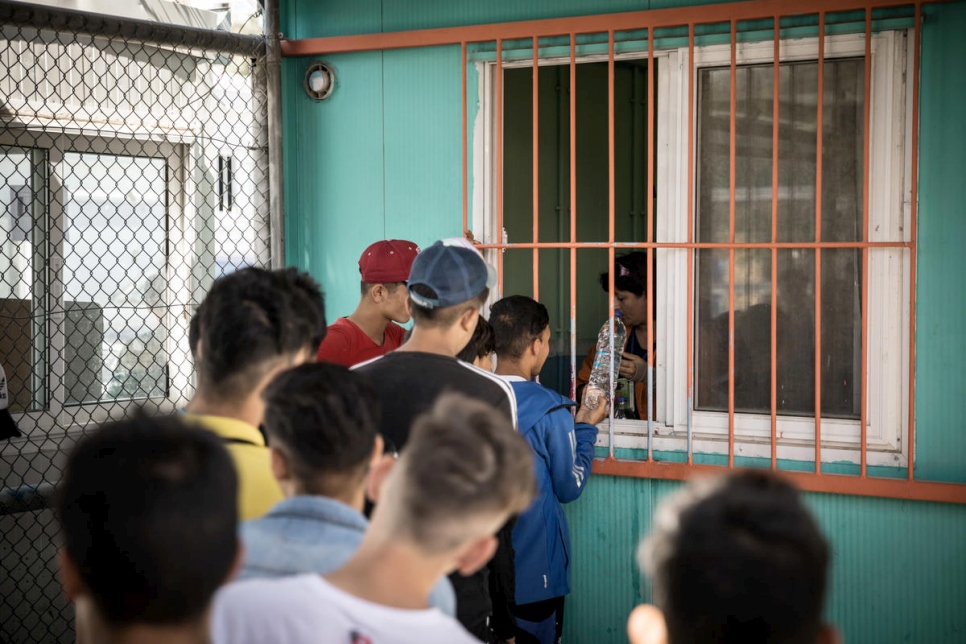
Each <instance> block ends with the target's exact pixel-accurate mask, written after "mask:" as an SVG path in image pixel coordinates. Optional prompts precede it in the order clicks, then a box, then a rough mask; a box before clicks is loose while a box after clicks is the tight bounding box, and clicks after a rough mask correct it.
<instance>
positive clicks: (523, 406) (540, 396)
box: [510, 380, 576, 430]
mask: <svg viewBox="0 0 966 644" xmlns="http://www.w3.org/2000/svg"><path fill="white" fill-rule="evenodd" d="M510 386H511V387H513V393H514V395H515V397H516V402H517V414H518V415H519V418H520V429H521V430H526V429H529V428H530V427H532V426H534V425H536V424H537V422H539V421H540V419H541V418H543V417H544V416H547V415H548V414H551V413H553V412H554V411H556V410H558V409H564V410H568V409H569V408H570V407H573V406H575V405H576V403H575V402H574V401H573V400H571V399H570V398H567V397H566V396H562V395H560V394H559V393H557V392H556V391H554V390H553V389H550V388H549V387H545V386H543V385H541V384H540V383H538V382H533V381H526V380H514V381H511V382H510ZM567 416H568V417H569V412H568V414H567Z"/></svg>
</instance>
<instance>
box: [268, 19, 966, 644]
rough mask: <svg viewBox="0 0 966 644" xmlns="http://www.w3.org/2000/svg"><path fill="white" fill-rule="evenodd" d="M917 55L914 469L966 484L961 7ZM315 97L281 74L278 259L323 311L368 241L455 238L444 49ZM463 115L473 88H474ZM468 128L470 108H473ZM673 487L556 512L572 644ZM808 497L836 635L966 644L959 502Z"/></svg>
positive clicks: (400, 23) (328, 26) (622, 574)
mask: <svg viewBox="0 0 966 644" xmlns="http://www.w3.org/2000/svg"><path fill="white" fill-rule="evenodd" d="M668 4H678V5H680V4H686V3H683V2H680V0H678V1H677V2H674V1H673V0H671V1H670V2H651V3H648V2H640V1H638V2H634V1H631V0H606V1H601V2H594V1H592V0H561V1H554V0H540V1H539V2H519V1H518V0H495V1H494V2H475V3H470V2H454V1H449V0H418V1H413V2H406V3H401V2H382V1H380V0H340V1H335V2H315V1H313V0H288V1H286V2H283V17H282V19H283V31H284V32H285V34H286V35H288V36H289V37H311V36H322V35H335V34H346V33H363V32H370V31H380V30H383V29H384V30H387V31H388V30H395V29H404V28H420V27H438V26H446V25H455V24H472V23H481V22H494V21H506V20H520V19H530V18H543V17H554V16H561V15H580V14H588V13H598V12H607V11H624V10H633V9H642V8H648V7H649V6H653V7H657V6H667V5H668ZM924 16H925V22H924V27H923V51H922V70H923V71H922V103H921V123H922V127H921V139H920V142H921V147H920V150H921V158H920V164H921V165H920V211H919V215H920V216H919V234H920V252H919V263H918V270H919V280H918V310H917V329H918V333H917V376H918V377H917V387H916V394H917V395H916V401H917V402H916V409H917V427H918V435H917V441H916V445H917V453H918V458H917V475H918V476H920V477H922V478H928V479H934V480H955V481H966V427H964V425H966V420H964V419H966V395H964V394H966V361H964V359H963V357H962V356H964V355H966V288H963V287H962V285H960V284H959V283H958V282H956V281H955V279H952V280H951V279H950V276H958V275H961V274H963V273H964V269H966V259H964V258H966V254H964V253H963V252H962V248H963V246H964V245H966V212H964V206H963V204H964V203H966V198H964V197H966V195H964V188H963V185H964V184H963V181H962V177H963V168H966V120H964V119H963V116H962V115H963V107H962V106H963V105H966V74H964V73H963V72H962V67H963V63H966V38H963V34H964V33H966V4H963V3H956V4H951V5H945V6H939V7H927V8H926V9H925V10H924ZM325 58H326V60H328V61H329V62H331V63H332V64H333V65H334V66H335V68H336V72H337V74H338V81H337V82H338V84H337V89H336V92H335V93H334V94H333V96H332V98H331V99H329V100H327V101H326V102H324V103H321V104H316V103H313V102H312V101H310V100H309V99H307V98H306V97H305V96H304V94H303V93H302V90H301V82H302V71H303V69H304V65H305V62H306V61H304V60H298V59H288V60H286V61H285V62H284V69H283V94H284V96H283V109H284V122H283V131H284V136H285V150H284V154H285V163H286V167H285V198H286V235H287V238H286V252H287V253H288V260H289V262H290V263H292V264H296V265H299V266H301V267H303V268H306V269H308V270H310V271H311V272H312V273H313V274H314V275H316V277H318V278H319V279H320V280H322V282H323V284H324V285H325V287H326V291H327V296H328V303H329V309H330V311H331V314H332V315H345V314H347V313H348V312H350V311H351V309H352V307H353V306H354V305H355V302H356V299H357V297H358V295H357V293H358V290H357V288H358V286H357V281H358V272H357V268H356V264H355V262H356V260H357V258H358V255H359V253H360V252H361V251H362V249H363V248H364V247H365V246H366V245H367V244H368V243H370V242H371V241H373V240H374V239H377V238H381V237H384V236H390V237H407V238H410V239H413V240H415V241H417V242H419V243H421V244H425V243H427V242H428V241H431V240H432V239H435V238H438V237H441V236H446V235H455V234H459V232H460V230H459V229H460V211H461V207H462V202H461V196H460V184H461V177H460V171H459V169H460V140H459V131H460V129H459V124H460V94H459V52H458V50H457V49H456V48H437V49H420V50H410V51H397V52H387V53H385V54H383V53H382V52H372V53H365V54H354V55H342V56H327V57H325ZM469 85H470V91H471V100H470V106H471V109H472V108H473V106H474V104H475V91H476V86H475V79H471V80H470V83H469ZM471 119H472V114H471ZM678 485H679V484H677V483H673V482H664V481H647V480H635V479H618V478H611V477H598V478H596V479H595V480H594V481H593V482H592V484H591V485H590V486H589V488H588V490H587V492H586V493H585V494H584V496H583V497H582V498H581V499H580V500H579V501H578V502H576V503H574V504H572V505H571V506H569V507H568V508H567V514H568V517H569V519H570V522H571V525H570V527H571V532H572V536H573V543H574V553H573V556H574V579H573V581H574V594H573V595H572V599H571V601H570V602H569V605H568V609H567V613H568V617H567V631H566V639H567V641H569V642H578V643H583V642H594V643H595V642H622V641H625V638H624V620H625V619H626V616H627V613H628V612H629V611H630V609H631V607H632V606H633V605H634V604H636V603H638V602H640V601H642V600H645V599H647V597H648V591H647V586H646V580H644V579H643V578H642V576H641V575H640V573H639V572H638V571H637V569H636V566H634V564H633V556H634V549H635V546H636V543H637V541H638V540H639V539H640V537H641V536H642V535H643V534H645V533H646V531H647V529H648V527H649V522H650V519H651V514H652V511H653V509H654V506H655V503H656V502H657V501H658V500H659V499H660V498H662V497H663V496H665V495H666V494H667V493H668V492H670V491H672V490H674V489H675V488H676V487H677V486H678ZM807 498H808V502H809V504H810V505H811V507H812V508H813V510H814V511H815V513H816V515H817V516H818V517H819V519H820V521H821V522H822V525H823V526H824V528H825V530H826V532H827V533H828V535H829V537H830V539H831V541H832V544H833V549H834V554H835V563H834V570H833V585H832V588H831V594H830V598H829V604H828V616H829V618H830V620H832V621H833V622H835V623H836V624H837V625H838V626H839V627H840V628H841V629H842V630H843V631H844V633H845V635H846V641H848V642H960V641H966V610H963V608H962V607H963V606H966V545H964V544H966V507H959V506H944V505H939V504H930V503H911V502H903V501H894V500H886V499H864V498H856V497H846V496H833V495H822V494H809V495H807Z"/></svg>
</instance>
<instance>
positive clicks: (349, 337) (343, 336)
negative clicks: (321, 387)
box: [319, 318, 406, 367]
mask: <svg viewBox="0 0 966 644" xmlns="http://www.w3.org/2000/svg"><path fill="white" fill-rule="evenodd" d="M404 337H406V329H404V328H402V327H401V326H399V325H398V324H396V323H395V322H390V323H389V326H387V327H386V335H385V338H384V339H383V342H382V345H378V344H376V343H375V342H373V341H372V338H370V337H369V336H368V335H366V333H365V331H363V330H362V329H360V328H359V327H358V326H356V324H355V322H353V321H351V320H350V319H349V318H339V319H338V320H336V321H335V323H333V324H331V325H329V331H328V333H326V335H325V340H323V341H322V344H321V345H319V362H334V363H335V364H341V365H343V366H345V367H351V366H352V365H355V364H359V363H360V362H365V361H366V360H372V359H373V358H378V357H379V356H381V355H383V354H386V353H389V352H390V351H393V350H395V349H398V348H399V346H400V345H401V344H402V343H403V338H404Z"/></svg>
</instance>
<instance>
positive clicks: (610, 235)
mask: <svg viewBox="0 0 966 644" xmlns="http://www.w3.org/2000/svg"><path fill="white" fill-rule="evenodd" d="M931 1H933V2H942V1H944V0H931ZM925 3H926V2H925V1H924V0H912V1H910V0H875V1H862V0H844V1H843V0H753V1H747V2H736V3H726V4H719V5H711V6H695V7H684V8H677V9H657V10H648V11H635V12H626V13H617V14H603V15H596V16H580V17H573V18H557V19H548V20H531V21H520V22H511V23H500V24H489V25H476V26H467V27H448V28H442V29H426V30H414V31H404V32H395V33H381V34H365V35H357V36H338V37H331V38H316V39H305V40H288V41H283V43H282V53H283V55H285V56H309V55H320V54H334V53H349V52H362V51H374V50H389V49H402V48H412V47H428V46H452V45H459V47H460V64H461V69H460V80H461V84H460V85H461V89H462V92H461V96H462V133H461V135H462V152H463V158H462V177H461V178H462V189H463V193H462V224H463V229H464V230H465V231H467V232H468V231H470V230H471V228H472V226H471V221H470V212H469V195H468V190H469V175H468V173H469V169H468V164H469V159H468V157H469V154H470V152H469V143H468V128H469V125H468V118H469V115H468V106H467V96H468V94H467V82H468V80H467V74H468V68H469V65H470V54H469V50H470V48H471V46H476V45H481V44H482V45H492V44H495V68H494V74H493V76H494V94H495V101H494V108H495V109H494V113H493V121H492V122H493V123H494V127H495V135H494V138H495V141H494V146H493V149H494V164H493V171H494V173H495V181H494V187H495V189H494V197H495V206H494V210H495V220H496V238H495V239H487V240H485V241H486V243H483V244H481V245H480V247H481V248H485V249H494V250H495V251H496V252H497V270H498V272H499V275H500V284H501V287H502V281H503V267H504V262H503V252H504V251H506V250H508V249H529V250H530V251H531V252H532V261H533V294H534V297H539V293H540V283H539V282H540V277H539V266H540V250H542V249H560V250H564V249H566V250H569V260H570V262H569V279H570V288H569V297H570V307H569V310H570V320H569V322H570V324H569V329H570V382H571V394H574V393H575V389H576V374H577V296H578V293H577V250H578V249H602V248H606V249H607V261H608V266H609V267H612V266H613V265H614V259H615V255H616V252H617V251H618V250H631V249H639V250H644V251H645V252H646V255H647V261H648V266H650V267H653V266H654V260H655V256H656V254H657V252H658V251H659V250H665V251H666V250H673V249H681V250H683V251H684V252H686V255H687V261H686V264H687V266H686V271H687V272H686V275H687V277H686V280H685V281H686V285H685V286H686V291H687V303H686V318H685V324H686V325H687V332H686V362H687V364H686V376H685V378H686V396H687V404H686V413H687V418H686V425H687V435H686V461H685V462H668V461H664V460H659V459H658V458H655V449H654V442H655V428H654V425H655V423H654V420H653V419H654V416H655V413H654V412H655V408H654V407H655V399H654V395H655V383H654V374H655V351H654V350H653V349H654V331H655V329H654V295H655V285H654V271H653V270H649V271H648V277H647V284H646V292H647V309H648V312H647V323H646V327H647V328H646V331H647V346H648V352H647V354H648V355H647V377H646V391H647V401H646V406H647V410H646V411H647V418H646V432H647V433H646V446H647V450H646V453H647V456H646V458H645V459H642V460H629V459H619V458H617V457H615V453H614V449H615V447H614V444H615V430H614V419H613V417H611V419H610V422H609V429H608V436H609V443H608V444H609V455H608V457H607V458H605V459H599V460H597V461H595V464H594V471H595V472H598V473H601V474H610V475H616V476H632V477H645V478H656V479H675V480H682V479H685V478H688V477H690V476H691V475H693V474H694V473H697V472H702V473H703V472H717V471H721V470H722V466H711V465H704V464H697V463H695V460H694V456H695V451H694V429H693V412H694V409H695V368H694V360H695V347H694V343H695V337H694V336H695V316H696V311H695V270H694V266H695V262H696V259H697V251H700V250H720V251H725V250H726V251H727V252H728V281H727V289H728V290H727V300H728V326H727V381H728V382H727V444H728V446H727V461H726V466H724V469H727V468H731V467H734V466H735V457H736V447H735V442H736V427H735V425H736V414H738V413H739V412H738V411H737V410H736V401H735V380H736V378H735V350H736V346H735V313H736V293H735V282H736V277H735V267H736V253H737V252H739V251H748V250H761V251H768V253H769V255H770V257H769V260H770V267H769V268H770V277H771V282H770V297H771V300H770V301H771V305H770V315H769V318H770V319H769V325H768V328H769V331H770V351H771V355H770V360H769V365H768V366H769V378H768V380H769V389H770V391H769V397H768V412H769V421H770V422H769V427H770V431H769V437H768V444H769V452H770V467H771V469H773V470H776V471H780V472H781V473H782V474H783V475H784V476H787V477H789V478H791V479H793V480H794V481H795V482H796V483H798V484H799V485H800V486H801V487H802V488H804V489H806V490H811V491H815V492H832V493H847V494H857V495H866V496H882V497H892V498H902V499H920V500H933V501H946V502H956V503H966V485H959V484H951V483H936V482H930V481H924V480H917V479H916V475H915V348H916V347H915V333H916V324H915V322H916V319H915V310H916V308H915V307H916V253H917V230H916V223H917V222H916V217H917V203H918V192H917V191H918V176H917V172H918V161H919V155H918V134H919V81H920V69H919V66H920V51H919V43H920V35H921V23H922V15H921V5H922V4H925ZM899 7H906V8H908V7H912V8H913V9H914V14H913V16H914V17H913V26H912V32H913V39H914V40H913V43H914V44H913V50H914V64H913V78H912V90H911V91H912V100H911V105H912V114H911V125H912V137H911V145H912V148H911V155H910V156H911V182H910V184H911V189H910V192H911V195H910V197H911V225H910V226H909V233H908V239H907V240H901V239H896V240H892V241H871V239H870V234H869V231H870V190H871V188H870V175H871V160H870V153H871V133H870V129H871V128H870V123H871V112H872V110H871V100H872V95H871V85H872V44H871V43H872V33H873V25H872V23H873V10H878V9H888V8H899ZM847 11H862V12H864V37H865V38H864V47H865V52H864V53H865V57H864V72H863V73H864V79H863V90H862V94H863V98H864V101H863V116H862V118H863V133H862V141H861V146H862V152H863V160H862V186H861V235H860V237H859V238H858V239H856V240H854V241H839V240H833V239H829V240H826V239H825V238H824V236H823V231H822V224H823V213H822V208H823V204H822V195H823V185H822V179H823V174H822V165H823V133H824V122H823V120H824V116H825V115H824V113H823V112H824V100H823V99H824V94H825V79H824V70H825V62H826V46H827V43H826V38H827V34H828V28H827V27H828V24H829V22H828V21H829V18H830V16H833V15H840V14H843V13H844V12H847ZM792 16H813V17H817V23H818V29H817V67H818V72H817V87H816V88H815V91H816V94H817V101H816V106H817V107H816V136H815V155H816V158H815V165H816V168H815V186H814V190H815V210H814V240H813V241H800V242H789V241H781V240H782V236H781V234H780V232H781V231H780V230H779V222H780V219H779V210H780V209H779V189H780V186H779V133H780V123H781V121H780V117H781V116H782V112H781V110H782V103H781V98H780V78H781V74H780V63H781V58H782V56H781V54H782V35H783V29H786V28H787V25H786V26H783V23H782V19H783V18H786V17H792ZM746 21H766V22H770V23H771V24H772V25H773V26H772V27H771V31H772V32H773V34H774V35H773V41H774V42H773V47H774V49H773V61H772V65H771V72H772V74H771V75H772V83H773V87H772V110H771V111H772V114H771V117H772V129H771V144H772V149H771V176H770V179H771V182H770V184H771V203H770V206H771V209H770V215H771V219H770V231H769V234H768V241H751V240H749V239H746V238H744V237H742V239H740V240H739V238H738V235H737V231H736V228H737V226H736V218H737V212H736V210H737V197H736V192H737V185H736V184H737V149H738V127H737V119H738V108H737V87H738V69H739V65H738V51H737V47H738V45H737V43H738V39H739V27H740V25H741V24H742V23H745V22H746ZM711 25H728V27H729V28H730V29H729V30H728V31H729V33H728V44H729V45H730V60H729V71H730V95H729V113H728V172H729V179H728V191H729V194H728V234H727V241H726V242H722V241H697V239H696V231H695V226H694V222H695V209H696V208H695V190H696V177H695V163H696V153H695V150H696V145H697V140H696V139H697V136H696V132H695V122H696V118H695V116H696V112H695V109H696V108H695V102H696V96H697V92H696V86H695V85H696V81H695V78H696V75H697V73H696V72H697V66H696V64H695V54H696V46H695V41H696V39H697V38H699V36H698V35H697V34H698V33H699V31H700V30H701V29H702V27H707V26H711ZM755 28H756V29H760V27H755ZM684 29H686V31H687V53H688V57H687V60H688V79H687V97H688V98H687V111H686V115H687V155H686V156H687V179H686V190H687V194H686V195H685V196H684V201H685V202H686V214H687V232H686V235H687V239H686V241H684V242H682V241H661V240H658V239H657V236H656V235H655V230H654V221H655V219H654V214H655V212H654V201H655V192H654V183H655V153H654V150H655V147H656V146H655V143H656V141H655V118H654V117H655V108H654V106H655V101H654V98H655V96H654V94H655V85H654V77H655V46H656V41H658V39H659V38H661V35H660V34H659V33H658V31H659V30H668V31H667V34H671V33H672V32H671V30H674V35H668V38H681V36H680V35H678V34H680V33H682V32H683V30H684ZM631 31H635V32H641V33H646V39H647V50H646V57H647V58H646V61H647V88H646V95H647V138H646V140H647V164H646V167H647V180H646V184H647V192H646V198H647V208H646V214H647V230H646V238H645V239H646V241H643V242H626V241H621V240H619V239H617V235H616V230H615V219H616V196H615V192H616V191H615V176H616V172H615V156H616V152H615V100H616V99H615V60H616V58H617V54H618V52H617V49H618V44H617V43H618V42H619V38H618V37H617V34H625V33H628V32H631ZM591 35H592V36H594V37H598V36H602V35H606V44H607V110H608V118H607V138H608V140H607V154H608V165H607V181H608V185H607V200H608V201H607V216H608V223H607V240H606V242H599V241H593V242H590V241H581V240H580V239H579V236H578V226H577V217H578V214H579V213H578V211H577V204H578V201H577V196H578V190H579V189H580V186H579V185H578V181H577V176H578V175H577V166H578V163H579V162H580V159H578V156H577V100H576V99H577V92H578V91H579V88H578V87H577V65H578V39H579V38H580V37H582V36H591ZM541 38H544V39H558V38H565V39H567V41H568V50H569V56H568V57H567V60H566V65H567V67H568V72H569V124H568V125H569V188H570V196H569V217H568V220H569V234H568V235H567V241H553V242H547V241H541V238H540V223H539V218H540V199H541V195H540V192H539V178H540V177H539V174H540V172H539V162H540V159H539V157H540V154H539V140H540V136H539V129H540V118H539V100H540V99H539V81H538V79H539V74H540V69H539V68H540V64H541V42H540V39H541ZM516 41H523V42H529V48H530V49H531V50H532V51H531V59H530V61H529V62H530V64H531V65H532V83H533V85H532V90H533V91H532V137H533V139H532V145H533V152H532V182H533V187H532V190H533V192H532V214H531V217H532V241H530V242H515V241H512V240H509V239H506V238H505V236H504V235H505V233H504V214H505V213H504V203H503V172H504V166H503V160H504V159H503V155H504V145H503V127H504V105H503V104H504V82H503V75H504V72H503V70H504V68H505V62H506V55H507V52H509V51H510V49H507V46H508V45H509V46H510V47H514V46H517V45H515V44H510V43H515V42H516ZM554 42H556V41H554ZM636 46H638V47H641V46H640V45H636ZM552 48H553V46H552V45H549V44H548V46H547V49H552ZM635 52H637V55H638V56H639V57H640V58H642V59H643V57H644V55H645V52H644V51H643V49H642V48H641V49H635ZM621 53H624V52H621ZM558 58H559V55H558ZM554 64H559V63H554ZM454 135H455V134H454ZM658 197H659V198H660V197H661V195H658ZM835 249H851V250H853V251H857V252H859V253H860V254H861V298H860V299H861V304H860V314H861V333H860V334H859V335H860V340H859V342H860V347H859V352H860V355H861V358H860V364H859V367H858V369H859V370H860V387H859V388H860V394H859V411H858V417H859V434H860V436H859V448H858V451H859V458H858V463H859V474H858V475H841V474H829V473H824V472H823V470H822V448H823V426H822V420H823V419H822V371H821V367H822V322H821V318H822V254H823V251H829V254H832V253H831V251H833V250H835ZM870 249H894V250H898V251H901V252H904V253H905V252H907V253H908V257H909V275H910V285H911V286H910V289H909V307H910V319H909V321H908V329H909V335H908V338H907V339H905V340H903V342H908V354H909V374H908V382H907V383H905V386H907V387H908V393H907V395H908V406H907V410H908V416H907V417H906V418H905V419H904V420H905V422H906V431H907V435H906V436H905V437H904V438H905V441H906V444H905V448H906V450H907V454H908V463H907V466H906V476H905V477H904V478H899V479H897V478H883V477H874V476H869V473H868V435H867V432H868V419H869V405H868V396H869V389H870V388H869V386H868V377H867V376H868V372H869V368H868V364H869V362H868V355H869V338H868V337H867V336H868V329H869V254H870ZM782 250H798V251H812V252H814V262H815V264H814V280H815V288H814V309H815V314H814V440H813V441H812V444H811V446H812V447H813V448H814V456H813V458H814V470H813V471H811V472H800V471H788V470H784V469H781V468H780V467H779V459H778V446H779V440H780V438H781V436H780V431H779V424H778V422H779V408H778V360H777V355H778V343H777V338H778V334H779V332H780V327H779V318H778V315H777V309H778V306H777V304H776V303H777V301H778V287H777V283H778V276H779V252H780V251H782ZM608 272H609V274H610V276H609V280H608V285H607V286H608V304H609V306H610V307H611V309H613V306H614V302H615V299H614V291H615V286H614V271H613V270H609V271H608ZM611 324H613V318H611ZM612 335H613V334H612Z"/></svg>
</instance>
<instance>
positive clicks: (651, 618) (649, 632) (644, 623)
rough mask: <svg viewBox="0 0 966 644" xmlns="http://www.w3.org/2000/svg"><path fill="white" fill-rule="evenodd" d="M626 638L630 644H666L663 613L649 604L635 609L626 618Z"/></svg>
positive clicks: (665, 625) (665, 627) (665, 626)
mask: <svg viewBox="0 0 966 644" xmlns="http://www.w3.org/2000/svg"><path fill="white" fill-rule="evenodd" d="M627 638H628V639H629V640H630V643H631V644H667V624H666V623H665V622H664V613H662V612H661V611H660V610H659V609H658V608H657V607H656V606H651V605H650V604H643V605H641V606H638V607H637V608H635V609H634V610H633V611H631V615H630V617H628V618H627Z"/></svg>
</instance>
